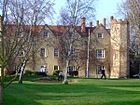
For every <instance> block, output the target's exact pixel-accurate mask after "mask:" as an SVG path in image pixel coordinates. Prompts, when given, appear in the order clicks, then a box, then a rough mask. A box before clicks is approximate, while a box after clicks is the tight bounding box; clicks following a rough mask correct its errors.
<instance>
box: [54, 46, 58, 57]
mask: <svg viewBox="0 0 140 105" xmlns="http://www.w3.org/2000/svg"><path fill="white" fill-rule="evenodd" d="M54 57H59V49H58V48H54Z"/></svg>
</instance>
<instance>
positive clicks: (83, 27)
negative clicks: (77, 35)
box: [81, 17, 86, 32]
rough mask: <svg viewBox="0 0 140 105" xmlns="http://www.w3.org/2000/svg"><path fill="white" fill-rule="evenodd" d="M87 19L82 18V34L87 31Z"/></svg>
mask: <svg viewBox="0 0 140 105" xmlns="http://www.w3.org/2000/svg"><path fill="white" fill-rule="evenodd" d="M85 20H86V18H85V17H82V18H81V32H85V31H86V22H85Z"/></svg>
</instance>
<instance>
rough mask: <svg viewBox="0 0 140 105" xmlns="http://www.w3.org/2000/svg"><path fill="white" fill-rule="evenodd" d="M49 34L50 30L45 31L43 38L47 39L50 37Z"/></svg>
mask: <svg viewBox="0 0 140 105" xmlns="http://www.w3.org/2000/svg"><path fill="white" fill-rule="evenodd" d="M48 33H49V32H48V30H45V31H44V34H43V37H44V38H47V37H48Z"/></svg>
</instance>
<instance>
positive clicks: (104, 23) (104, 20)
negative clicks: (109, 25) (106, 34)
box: [102, 18, 106, 28]
mask: <svg viewBox="0 0 140 105" xmlns="http://www.w3.org/2000/svg"><path fill="white" fill-rule="evenodd" d="M102 24H103V26H104V28H106V18H104V19H103V23H102Z"/></svg>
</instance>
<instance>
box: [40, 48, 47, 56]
mask: <svg viewBox="0 0 140 105" xmlns="http://www.w3.org/2000/svg"><path fill="white" fill-rule="evenodd" d="M40 56H41V57H46V55H45V48H41V49H40Z"/></svg>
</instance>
